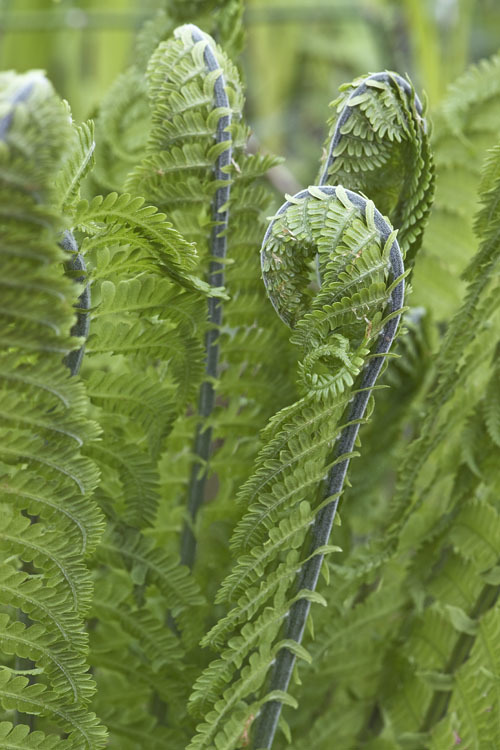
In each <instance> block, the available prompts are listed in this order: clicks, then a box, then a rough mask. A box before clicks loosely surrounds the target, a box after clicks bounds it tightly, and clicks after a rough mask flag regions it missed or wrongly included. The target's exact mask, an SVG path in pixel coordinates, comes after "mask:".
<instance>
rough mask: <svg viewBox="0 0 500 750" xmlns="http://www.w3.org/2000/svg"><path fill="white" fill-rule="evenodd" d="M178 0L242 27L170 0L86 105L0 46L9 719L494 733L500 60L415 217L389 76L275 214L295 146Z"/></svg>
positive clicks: (246, 730) (160, 738) (211, 733)
mask: <svg viewBox="0 0 500 750" xmlns="http://www.w3.org/2000/svg"><path fill="white" fill-rule="evenodd" d="M213 11H217V13H215V12H213ZM192 14H198V15H196V18H198V19H204V20H206V21H207V26H206V28H210V30H212V25H215V26H216V27H217V38H218V40H219V41H221V42H223V45H222V46H223V47H224V50H229V51H234V50H235V49H237V48H238V47H239V45H240V42H241V25H240V23H239V18H240V15H241V6H240V3H239V2H228V3H219V2H211V3H198V2H189V3H185V4H182V5H179V4H174V3H172V4H167V5H166V7H165V8H164V10H163V11H162V12H160V13H159V14H158V16H157V17H156V19H154V20H153V21H152V22H149V23H148V24H146V26H145V27H144V29H143V31H142V32H141V34H140V37H139V42H138V56H137V60H136V66H135V67H134V68H132V69H130V70H129V71H128V72H126V73H125V74H123V76H122V77H121V78H119V79H118V81H117V82H116V83H115V85H114V86H113V87H112V89H111V90H110V92H109V94H108V95H107V96H106V98H105V100H104V102H103V104H102V106H101V108H100V110H99V113H98V116H97V120H96V126H95V136H94V124H93V123H92V122H91V121H89V122H87V123H84V124H82V125H75V124H74V123H73V121H72V119H71V115H70V112H69V109H68V107H67V105H66V104H64V103H62V102H61V101H60V99H59V98H58V97H57V96H56V95H55V93H54V92H53V89H52V87H51V85H50V83H49V82H48V81H47V79H46V78H45V77H44V76H43V75H42V74H41V73H38V72H31V73H27V74H24V75H17V74H14V73H6V74H3V75H2V76H0V192H1V193H2V199H3V200H2V204H1V205H2V209H0V213H1V221H0V259H1V263H2V274H1V280H0V286H1V288H2V296H1V297H2V298H1V302H0V317H1V319H2V327H1V331H2V333H1V334H0V340H1V353H0V415H1V417H2V426H1V428H0V519H1V521H0V551H1V559H0V651H1V654H2V667H1V669H0V707H1V714H0V748H5V749H6V750H7V749H9V750H13V749H16V748H33V749H34V750H99V748H103V747H110V748H120V750H136V749H137V748H143V747H152V748H165V747H172V748H179V750H180V749H181V748H189V750H197V749H201V748H206V749H207V750H213V749H214V748H216V749H217V750H222V749H223V748H224V749H225V750H241V748H244V747H253V748H254V750H262V749H263V748H270V747H271V746H273V747H275V748H279V747H283V748H284V747H286V746H289V745H292V746H293V747H294V748H297V750H302V748H309V747H314V748H318V750H322V748H325V749H326V748H331V747H332V744H334V745H335V747H336V748H337V750H352V749H353V748H354V747H356V748H358V747H359V748H367V750H377V749H378V750H381V749H382V748H387V749H390V750H399V749H400V750H408V749H410V748H415V749H417V748H418V750H423V749H424V748H428V750H444V749H445V748H449V750H452V748H453V747H455V746H456V745H457V744H462V743H463V744H464V746H467V747H470V748H471V749H472V748H474V750H484V749H487V750H489V749H490V748H491V750H493V749H494V748H497V747H499V746H500V725H499V723H498V720H497V717H498V715H499V714H500V705H499V704H500V691H499V687H498V686H499V669H500V650H499V645H498V644H499V631H500V612H499V608H498V593H499V584H500V575H499V566H500V562H499V549H500V544H499V539H500V518H499V507H498V495H499V489H500V488H499V478H498V467H497V463H498V460H497V455H498V448H499V446H500V414H499V408H498V400H499V396H500V393H499V382H500V381H499V374H500V373H499V368H498V357H497V354H498V347H499V341H498V335H497V331H498V330H499V326H500V306H499V302H498V300H499V296H498V262H499V257H500V256H499V252H498V250H499V245H498V236H499V234H500V212H499V205H500V201H499V196H500V145H499V144H496V142H495V141H496V135H495V133H496V131H495V124H494V123H495V119H494V114H495V111H496V110H495V106H496V91H497V82H496V78H495V75H496V70H497V67H498V60H497V59H496V58H495V59H493V60H492V61H491V62H489V63H485V64H482V65H480V66H479V67H478V68H475V69H473V70H472V71H471V72H469V73H467V74H466V75H465V76H464V77H463V78H462V79H460V80H459V82H458V83H457V85H456V87H455V89H452V91H451V93H450V95H449V97H448V98H447V99H446V100H445V101H444V103H443V105H442V107H441V111H440V113H439V114H438V115H437V116H436V120H435V123H434V131H433V135H432V138H433V141H434V144H435V147H436V152H437V158H436V171H437V177H438V179H437V209H436V211H435V212H434V213H433V214H431V219H430V235H428V236H427V239H425V240H423V236H424V228H425V225H426V222H427V219H428V216H429V213H430V210H431V203H432V198H433V191H434V167H433V161H432V156H431V153H430V148H429V136H428V133H429V130H430V128H429V125H428V123H427V122H426V120H425V118H424V111H423V107H422V104H421V103H420V100H419V99H418V97H417V96H416V94H415V91H414V89H413V87H412V85H411V83H410V82H409V81H408V80H406V79H402V78H401V77H400V76H398V75H397V74H395V73H381V74H372V75H369V76H367V77H361V78H357V79H356V80H355V81H354V82H353V83H351V84H348V85H346V86H344V87H343V88H342V90H341V93H340V96H339V98H338V99H336V100H335V102H334V103H333V106H334V108H335V115H334V117H333V119H332V122H331V133H330V143H329V145H328V147H327V149H326V153H325V157H324V159H323V166H322V173H321V177H320V179H319V184H318V185H316V186H310V187H309V188H307V189H306V190H302V191H300V192H299V193H297V194H296V195H295V196H287V201H286V203H284V204H283V205H282V206H281V208H280V209H279V210H278V211H277V212H276V213H275V215H274V216H273V217H272V218H271V223H270V224H269V227H268V229H267V232H266V233H264V231H263V230H264V228H265V226H264V221H265V215H266V213H270V212H271V209H270V206H271V202H272V195H271V194H270V191H269V189H268V185H267V181H266V173H267V172H268V170H269V169H270V168H271V167H272V166H275V165H276V163H277V160H276V159H274V157H271V156H262V155H251V154H250V153H248V152H247V141H248V136H249V129H248V127H247V125H246V123H245V121H244V119H243V116H242V110H243V106H244V97H243V86H242V83H241V80H240V74H239V72H238V70H237V69H236V67H235V66H234V65H233V63H232V62H231V61H230V58H229V56H228V54H227V52H226V51H224V50H223V49H222V47H219V46H218V45H217V44H216V43H215V41H214V39H213V38H212V37H211V36H209V35H208V34H207V33H205V32H202V31H200V29H198V28H197V27H196V26H193V25H192V24H190V23H188V24H186V25H181V26H179V27H178V28H175V30H174V27H176V26H177V24H178V23H185V22H186V21H190V20H192V18H193V15H192ZM208 24H210V26H208ZM94 138H95V142H94ZM486 149H489V150H488V151H487V155H486V159H485V161H484V164H483V166H482V168H481V176H480V177H479V172H480V167H479V161H480V158H479V157H480V156H481V155H482V154H483V153H484V152H486ZM464 150H465V151H467V153H470V154H473V163H470V164H469V162H468V160H467V159H464ZM469 177H470V179H469ZM454 184H456V186H457V189H458V193H459V198H458V199H457V200H456V201H455V202H453V201H451V200H450V198H449V195H451V187H452V186H453V185H454ZM465 184H466V189H465V188H464V189H463V190H462V187H463V186H464V185H465ZM465 193H467V196H468V197H467V200H463V201H462V197H463V195H465ZM476 194H477V195H478V197H479V202H480V208H479V211H478V212H477V213H476V216H475V219H474V218H473V211H472V204H473V197H475V196H476ZM450 217H451V219H453V217H455V218H457V217H458V218H457V225H456V226H457V229H456V230H454V231H458V233H459V235H460V236H458V238H455V239H453V237H452V236H451V235H450V237H451V238H450V239H448V240H447V244H446V247H443V255H444V254H448V255H450V258H449V264H450V265H449V266H447V267H449V268H450V269H454V268H457V267H458V266H460V264H461V263H462V261H463V260H464V258H465V257H466V256H467V258H468V259H469V263H468V266H467V268H466V269H465V271H464V273H463V284H464V287H465V292H464V294H463V299H462V301H461V303H460V304H458V298H459V297H460V294H459V293H457V289H460V287H459V285H458V282H457V279H456V277H453V276H452V274H451V273H450V274H448V277H447V278H443V279H442V285H443V290H444V292H443V300H440V301H438V302H437V303H436V304H434V300H433V299H432V290H433V289H434V288H435V285H436V282H437V280H436V279H435V278H434V274H435V266H434V265H433V263H434V261H433V260H432V254H431V251H430V248H431V246H434V245H435V247H437V248H439V247H441V246H440V244H439V242H438V241H437V240H436V238H437V237H439V236H440V233H444V234H446V236H448V235H449V231H450V230H449V227H450V224H449V220H450ZM453 220H454V219H453ZM445 225H446V227H445ZM472 231H474V233H475V237H476V239H474V240H472V238H471V232H472ZM433 232H434V235H433V234H432V233H433ZM429 237H430V238H429ZM454 242H461V243H462V244H463V247H464V248H465V251H464V253H462V252H461V251H460V252H458V251H457V252H456V253H454V251H453V243H454ZM422 243H423V248H424V251H427V253H426V255H424V257H423V258H421V257H420V255H421V253H418V252H417V251H418V250H419V248H420V246H421V245H422ZM476 245H477V252H475V250H476ZM259 248H260V249H261V265H260V264H259V258H258V252H259ZM433 252H434V251H433ZM474 253H475V254H474ZM403 260H404V262H405V264H406V270H405V269H404V266H403ZM446 262H448V261H446ZM443 263H445V261H444V260H443ZM413 266H414V267H415V286H416V289H417V291H416V298H417V301H418V302H419V303H421V304H422V303H425V305H426V307H425V308H423V307H413V308H411V309H409V310H408V308H406V307H405V304H406V301H407V299H405V296H404V295H405V284H407V278H408V276H409V273H410V271H411V270H412V269H413ZM443 268H444V266H443ZM261 272H262V276H263V278H264V284H262V282H261V279H260V274H261ZM440 273H441V274H444V271H443V270H441V271H440ZM266 291H267V296H268V297H269V300H270V301H271V305H272V307H274V311H275V312H276V313H277V315H274V313H273V312H272V310H271V306H270V305H269V300H268V299H266ZM409 291H411V290H408V287H407V288H406V294H407V295H408V294H409ZM409 300H410V301H412V300H411V297H410V298H409ZM455 307H456V310H455V311H454V312H453V314H451V310H452V308H455ZM403 312H407V314H406V318H405V320H404V326H405V327H404V328H403V327H402V326H400V319H401V316H402V314H403ZM433 315H437V317H438V318H439V319H442V318H443V317H445V318H446V323H447V325H446V328H444V327H440V328H438V327H437V326H436V325H435V324H434V323H433ZM282 323H285V325H282ZM290 329H292V330H291V335H290ZM393 341H394V345H393ZM358 431H359V434H358ZM361 441H362V443H361ZM355 457H360V460H358V461H352V462H351V459H353V458H355ZM339 508H340V511H341V517H342V521H341V520H340V515H339V513H338V509H339ZM320 573H321V577H320ZM316 605H322V606H316ZM312 614H314V625H313V619H312ZM282 707H283V711H281V709H282ZM290 708H294V709H298V710H295V711H293V712H291V711H290ZM277 726H279V727H280V729H281V731H282V734H281V735H277V736H276V737H275V732H276V729H277Z"/></svg>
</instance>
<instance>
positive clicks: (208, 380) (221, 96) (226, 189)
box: [181, 26, 232, 567]
mask: <svg viewBox="0 0 500 750" xmlns="http://www.w3.org/2000/svg"><path fill="white" fill-rule="evenodd" d="M187 29H188V30H189V31H190V32H191V36H192V40H193V42H194V43H196V42H205V46H204V50H203V58H204V60H205V64H206V67H207V71H208V76H207V80H213V92H214V102H213V106H214V112H215V114H216V115H217V118H218V119H217V130H216V133H215V144H214V145H215V148H216V150H217V154H218V155H217V159H216V162H215V169H214V180H215V182H216V184H217V185H218V187H217V190H216V191H215V196H214V200H213V208H212V213H213V223H214V226H213V230H212V237H211V243H210V255H211V260H210V269H209V275H208V281H209V284H210V286H212V287H222V286H224V265H223V262H224V260H225V258H226V249H227V228H228V202H229V197H230V174H229V171H228V170H229V167H230V165H231V158H232V144H231V134H230V132H229V126H230V124H231V109H230V106H229V99H228V95H227V91H226V83H225V80H224V73H223V70H222V67H221V65H220V64H219V62H218V60H217V57H216V55H215V54H214V50H213V49H212V46H211V44H210V41H211V40H210V41H208V43H207V37H206V35H204V34H203V33H202V32H201V31H200V29H198V28H197V27H196V26H188V27H187ZM210 74H212V75H210ZM208 323H209V327H208V330H207V333H206V335H205V349H206V364H205V379H204V381H203V383H202V385H201V388H200V394H199V400H198V414H199V417H200V422H199V423H198V425H197V427H196V436H195V441H194V450H193V453H194V457H195V458H194V463H193V467H192V470H191V478H190V480H189V487H188V498H187V512H188V514H189V518H188V521H187V522H186V523H185V525H184V529H183V531H182V537H181V562H182V563H183V564H184V565H188V566H189V567H192V565H193V562H194V556H195V550H196V540H195V536H194V533H193V524H194V521H195V518H196V514H197V512H198V509H199V507H200V505H201V503H202V502H203V497H204V491H205V484H206V478H207V472H208V468H207V463H208V460H209V457H210V444H211V438H212V429H211V427H209V426H208V424H207V420H208V419H209V418H210V416H211V414H212V412H213V408H214V404H215V380H216V378H217V375H218V362H219V343H218V340H219V331H220V326H221V323H222V302H221V301H220V299H217V298H215V297H209V299H208Z"/></svg>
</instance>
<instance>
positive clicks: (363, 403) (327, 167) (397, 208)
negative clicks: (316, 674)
mask: <svg viewBox="0 0 500 750" xmlns="http://www.w3.org/2000/svg"><path fill="white" fill-rule="evenodd" d="M392 83H394V85H395V88H396V89H397V90H398V92H400V91H402V92H403V96H404V95H405V94H406V95H407V96H408V97H411V100H413V107H414V109H413V112H414V115H415V117H416V119H417V120H418V118H421V117H422V104H421V102H420V99H419V98H418V96H416V95H415V94H414V91H413V89H412V87H411V86H410V84H409V83H408V81H406V80H405V79H404V78H402V77H401V76H399V75H397V74H390V73H387V72H385V73H375V74H372V75H370V76H367V77H366V78H365V79H363V81H362V82H361V83H360V84H359V85H357V86H356V87H355V88H354V89H353V90H351V91H350V92H349V95H348V96H347V97H346V99H345V100H344V101H343V102H342V109H341V111H340V114H339V116H338V119H337V121H336V123H335V129H334V131H333V135H332V137H331V141H330V147H329V150H328V155H327V158H326V160H325V164H324V167H323V170H322V174H321V177H320V186H321V187H320V191H321V193H323V194H324V195H335V194H336V190H335V188H333V187H325V183H326V182H327V181H328V179H329V176H333V175H334V174H335V172H334V169H333V168H334V165H335V162H336V159H337V157H338V156H339V155H340V154H341V153H342V152H343V141H342V139H343V136H345V134H346V133H347V132H349V124H350V123H349V120H350V119H351V118H352V115H353V113H355V111H356V108H357V107H359V106H360V105H361V104H363V96H364V95H367V99H365V102H369V101H370V98H369V97H370V92H369V86H372V87H375V89H376V88H377V84H382V85H383V86H384V87H388V89H389V91H390V90H391V88H392V86H391V84H392ZM382 90H383V91H386V90H387V89H386V88H384V89H382ZM353 119H354V118H353ZM421 123H422V130H423V133H424V134H425V132H426V123H425V120H421ZM347 151H348V153H349V149H347ZM372 153H373V151H372ZM332 173H333V174H332ZM306 194H307V191H304V192H302V193H298V194H297V195H296V196H294V199H301V198H304V197H305V196H306ZM346 194H347V196H348V198H349V199H350V201H351V202H352V204H353V205H354V206H356V207H357V208H358V209H360V210H361V212H362V213H363V215H364V216H365V218H367V217H366V211H367V207H368V206H370V204H369V202H368V201H367V199H366V198H364V197H363V196H362V195H358V194H356V193H353V192H352V191H350V190H347V191H346ZM404 197H405V196H402V195H401V194H400V195H399V196H398V200H397V202H394V203H393V206H392V207H391V208H392V209H393V210H392V213H394V214H396V215H398V214H399V215H400V216H401V213H402V208H403V206H402V202H403V199H404ZM294 199H292V200H294ZM290 205H291V203H290V201H287V202H286V203H285V204H283V206H282V207H281V208H280V209H279V211H278V216H279V215H281V214H283V213H285V212H286V211H287V209H288V208H289V207H290ZM386 208H389V205H388V204H386ZM370 210H371V211H373V218H372V219H371V221H372V223H373V224H374V225H375V227H376V229H377V231H378V232H379V233H380V237H381V239H382V240H383V242H384V243H386V244H387V243H391V246H390V267H391V271H390V273H391V277H392V281H393V284H392V285H391V287H392V291H391V295H390V314H389V315H388V317H387V318H386V320H387V322H386V324H385V326H384V327H383V328H382V330H381V332H380V335H379V338H378V340H377V343H376V346H375V351H374V352H373V355H372V358H370V359H369V361H368V363H367V364H366V365H365V367H364V370H363V375H362V378H361V383H360V387H359V390H358V392H357V393H356V394H355V395H354V397H353V399H352V403H351V405H350V407H349V409H348V411H347V416H346V426H345V428H344V429H343V431H342V433H341V435H340V437H339V439H338V445H337V448H336V449H335V451H334V465H333V467H332V468H331V469H330V471H329V473H328V478H327V480H326V491H325V498H326V499H328V498H331V502H329V503H328V504H327V505H326V506H325V507H323V508H322V509H321V510H320V512H319V513H318V516H317V517H316V519H315V521H314V524H313V527H312V531H311V539H310V542H309V556H308V559H307V561H306V562H305V564H304V566H303V567H302V569H301V571H300V574H299V576H298V581H297V590H298V591H299V592H301V591H304V590H307V591H313V592H314V591H315V590H316V585H317V582H318V578H319V574H320V571H321V566H322V563H323V557H324V556H323V554H321V549H322V548H325V549H326V548H327V545H328V541H329V539H330V534H331V530H332V526H333V521H334V518H335V514H336V512H337V507H338V503H339V499H340V495H341V493H342V488H343V485H344V480H345V476H346V473H347V470H348V468H349V461H350V456H351V455H352V451H353V449H354V445H355V441H356V438H357V434H358V431H359V427H360V425H361V424H362V422H363V419H364V415H365V411H366V408H367V405H368V401H369V398H370V395H371V392H372V390H373V387H374V385H375V384H376V382H377V379H378V376H379V374H380V371H381V369H382V366H383V364H384V359H385V356H386V355H387V354H388V352H389V350H390V348H391V346H392V343H393V341H394V338H395V335H396V331H397V328H398V325H399V320H400V315H401V312H402V308H403V303H404V277H405V276H407V275H408V271H407V272H406V273H405V269H404V263H403V256H402V253H401V250H400V247H399V244H398V242H397V241H396V239H393V234H392V227H391V226H390V224H388V222H387V221H386V220H385V219H384V217H383V216H382V214H381V213H380V212H379V211H378V210H377V209H373V204H371V206H370ZM401 220H403V217H402V216H401ZM274 221H275V220H273V222H272V223H271V224H270V226H269V229H268V230H267V233H266V236H265V237H264V242H263V246H262V255H261V257H262V271H263V278H264V283H265V285H266V289H267V291H268V294H269V297H270V300H271V302H272V304H273V306H274V308H275V310H276V312H277V313H278V315H280V317H281V318H282V319H283V320H284V322H287V320H286V316H284V315H282V314H281V311H280V304H279V302H278V300H277V299H276V296H275V289H276V287H278V285H279V283H280V281H279V280H280V279H282V278H283V277H282V274H283V270H284V269H283V268H282V267H281V265H282V264H281V262H280V263H278V264H277V267H276V264H274V263H273V260H272V257H273V256H272V251H271V254H270V250H269V248H268V247H267V243H268V240H269V237H270V236H271V234H272V230H273V224H274ZM406 223H407V224H411V222H410V221H409V220H407V222H406ZM419 226H421V225H419ZM403 236H404V232H403ZM417 238H418V235H416V237H415V236H414V237H412V241H413V244H415V240H416V239H417ZM359 252H360V253H361V250H360V251H359ZM273 271H274V273H273ZM270 275H273V276H274V277H276V278H275V279H273V281H271V279H270ZM310 607H311V600H310V599H308V598H300V599H297V601H295V602H294V603H293V605H292V607H291V609H290V612H289V618H288V620H287V626H286V630H285V636H284V637H285V641H293V642H295V643H298V644H300V643H301V642H302V637H303V634H304V629H305V625H306V621H307V617H308V615H309V610H310ZM295 659H296V653H295V652H294V651H293V650H290V649H288V648H283V649H281V650H280V651H279V653H278V656H277V657H276V663H275V665H274V667H273V673H272V677H271V681H270V691H271V693H273V692H275V691H278V693H279V692H283V693H286V691H287V689H288V685H289V682H290V678H291V675H292V670H293V667H294V663H295ZM281 706H282V704H281V702H280V701H279V700H273V701H269V702H267V703H266V704H265V705H264V707H263V708H262V711H261V714H260V716H259V720H258V722H257V726H256V730H255V736H254V742H253V747H255V748H259V750H260V748H270V747H271V746H272V743H273V739H274V734H275V732H276V727H277V724H278V719H279V716H280V712H281Z"/></svg>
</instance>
